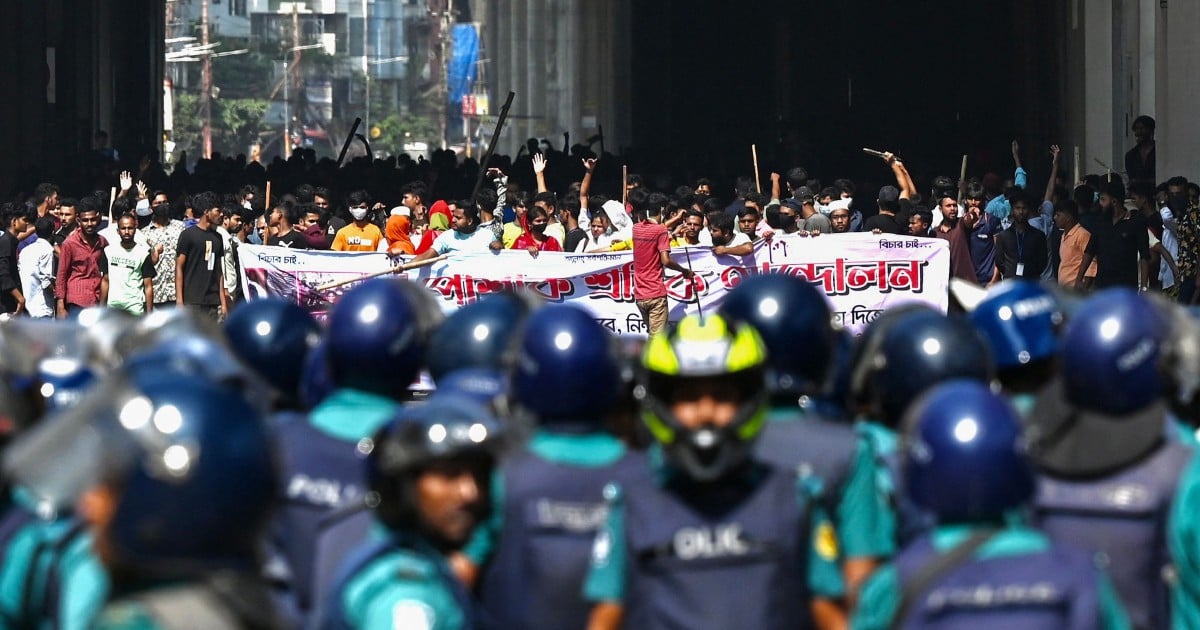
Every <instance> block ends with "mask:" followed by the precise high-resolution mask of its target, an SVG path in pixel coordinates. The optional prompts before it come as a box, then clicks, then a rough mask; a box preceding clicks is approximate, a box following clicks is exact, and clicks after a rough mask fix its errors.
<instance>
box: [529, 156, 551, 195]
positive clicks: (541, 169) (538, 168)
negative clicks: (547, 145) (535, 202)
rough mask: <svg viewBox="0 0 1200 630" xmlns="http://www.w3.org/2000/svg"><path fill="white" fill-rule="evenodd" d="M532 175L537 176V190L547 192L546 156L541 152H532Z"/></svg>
mask: <svg viewBox="0 0 1200 630" xmlns="http://www.w3.org/2000/svg"><path fill="white" fill-rule="evenodd" d="M533 176H534V177H536V178H537V191H538V192H540V193H544V192H548V191H549V190H550V189H549V188H547V187H546V156H544V155H542V154H541V153H534V154H533Z"/></svg>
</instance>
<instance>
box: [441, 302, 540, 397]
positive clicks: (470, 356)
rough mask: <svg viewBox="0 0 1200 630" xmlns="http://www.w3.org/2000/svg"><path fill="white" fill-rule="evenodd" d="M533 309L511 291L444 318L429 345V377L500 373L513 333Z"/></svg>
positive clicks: (531, 305)
mask: <svg viewBox="0 0 1200 630" xmlns="http://www.w3.org/2000/svg"><path fill="white" fill-rule="evenodd" d="M536 306H537V304H536V303H535V302H533V300H532V299H531V298H530V297H529V296H527V295H525V294H523V293H518V292H515V291H503V292H501V293H494V294H490V295H485V296H483V298H482V299H480V300H479V301H478V302H474V303H472V304H467V305H465V306H463V307H461V308H459V309H458V310H456V311H454V312H453V313H451V314H450V315H449V316H447V317H446V320H445V321H444V322H442V324H441V325H440V326H438V329H437V332H436V333H434V335H433V339H432V340H431V341H430V343H429V353H428V357H427V361H426V363H427V365H428V368H429V376H430V377H432V378H433V380H434V382H435V383H436V382H438V381H439V380H440V379H441V378H442V377H443V376H445V375H447V374H449V373H451V372H455V371H458V370H462V369H465V368H472V367H480V368H491V369H497V370H502V369H504V368H505V362H506V360H507V359H508V358H509V356H508V355H509V351H510V346H511V345H512V343H513V339H514V336H513V331H515V330H517V329H519V328H520V326H521V322H522V320H524V319H525V318H526V317H527V316H528V315H529V313H530V312H532V311H533V309H534V308H535V307H536Z"/></svg>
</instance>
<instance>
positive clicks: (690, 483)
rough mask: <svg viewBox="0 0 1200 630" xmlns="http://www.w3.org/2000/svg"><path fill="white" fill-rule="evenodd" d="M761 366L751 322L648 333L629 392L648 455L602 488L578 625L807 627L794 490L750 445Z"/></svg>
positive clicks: (800, 521) (804, 552) (805, 551)
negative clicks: (629, 477) (630, 477)
mask: <svg viewBox="0 0 1200 630" xmlns="http://www.w3.org/2000/svg"><path fill="white" fill-rule="evenodd" d="M765 367H766V348H765V347H764V346H763V343H762V340H761V338H760V337H759V335H758V333H757V332H755V331H754V329H753V328H752V327H751V326H749V325H747V324H743V323H740V322H728V321H727V320H726V319H725V318H723V317H721V316H719V315H713V316H709V317H707V318H700V317H696V316H689V317H686V318H684V319H683V320H682V321H681V322H680V323H679V326H678V327H677V328H676V329H674V330H672V331H670V332H664V333H659V334H656V335H653V336H651V338H650V339H649V340H648V342H647V344H646V348H645V350H644V353H643V355H642V373H641V377H640V389H639V394H640V398H641V405H642V419H643V421H644V423H645V425H646V428H647V429H648V431H649V432H650V434H651V435H652V436H653V438H654V441H655V443H654V446H653V447H652V452H651V460H652V461H653V462H655V464H654V466H653V467H652V468H649V469H647V470H646V471H645V475H646V478H644V479H640V480H636V481H632V482H630V483H628V484H625V485H621V486H619V487H618V486H617V485H616V484H614V485H613V486H612V487H611V490H610V491H609V495H610V508H609V513H608V522H607V524H606V525H605V527H604V529H603V530H602V531H601V533H600V535H599V536H598V537H597V539H596V546H595V549H594V551H593V560H592V570H591V573H590V574H589V576H588V579H587V581H586V583H585V593H586V595H587V596H588V599H589V600H591V601H593V602H596V606H595V608H594V609H593V611H592V615H591V619H590V623H591V626H590V627H593V628H615V627H618V626H621V625H624V626H625V627H631V628H663V627H687V628H732V627H747V628H795V627H802V628H803V627H811V626H812V619H811V611H810V597H809V592H810V590H809V586H808V575H809V574H808V557H809V554H810V543H811V540H810V533H809V530H810V528H809V523H810V515H809V509H808V505H807V493H805V492H802V491H800V490H799V489H798V487H797V486H798V484H797V479H796V476H795V474H794V473H793V472H791V471H783V470H779V469H775V468H773V467H771V466H769V465H767V464H764V463H763V462H761V461H759V460H757V459H756V458H755V456H754V443H755V440H756V439H758V437H759V434H760V433H761V432H762V427H763V425H764V424H765V423H766V422H767V420H766V410H767V409H766V403H767V391H766V387H765V379H764V370H765Z"/></svg>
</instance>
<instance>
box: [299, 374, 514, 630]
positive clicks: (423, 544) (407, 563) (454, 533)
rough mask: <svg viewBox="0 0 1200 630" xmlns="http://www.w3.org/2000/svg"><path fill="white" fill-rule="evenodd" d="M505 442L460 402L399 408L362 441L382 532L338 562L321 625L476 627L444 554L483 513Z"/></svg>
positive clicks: (498, 429)
mask: <svg viewBox="0 0 1200 630" xmlns="http://www.w3.org/2000/svg"><path fill="white" fill-rule="evenodd" d="M504 442H505V433H504V429H503V427H502V426H501V425H500V423H499V422H497V421H496V419H495V418H494V417H493V416H492V415H491V414H490V413H489V412H488V411H487V409H485V408H484V407H483V406H481V405H478V404H476V403H474V402H472V401H470V400H467V399H464V398H462V397H459V396H446V395H441V394H436V393H435V394H434V395H433V396H431V397H430V398H429V400H428V402H427V403H426V404H424V405H411V406H404V407H402V408H400V410H399V411H398V412H397V414H396V415H395V417H394V419H393V420H392V421H391V422H389V423H388V424H386V425H385V426H384V427H383V428H382V429H381V430H380V431H379V432H378V433H377V434H376V436H375V437H374V439H373V440H372V441H371V442H370V444H369V445H368V446H369V448H368V450H369V455H368V456H367V479H368V484H369V487H370V495H369V497H368V502H369V504H371V505H372V506H374V509H373V512H374V514H375V518H376V520H377V521H378V522H379V524H381V525H382V526H383V528H382V529H383V531H382V532H377V534H376V535H375V536H373V539H372V540H369V541H368V542H367V543H366V544H365V545H364V546H362V547H360V548H359V549H357V550H356V551H354V552H353V553H352V554H351V555H350V556H349V557H348V558H347V559H346V561H345V563H344V564H343V565H342V568H341V571H340V575H339V576H338V578H337V579H336V580H335V583H334V586H333V588H332V589H331V590H330V592H328V593H326V594H324V599H323V605H324V608H323V609H322V610H321V612H320V615H319V620H320V623H319V627H320V628H326V629H333V628H414V629H421V628H470V627H474V625H475V621H474V618H475V614H474V611H473V609H472V604H471V601H470V598H469V596H468V595H467V592H466V589H465V588H464V587H463V585H462V583H461V582H460V581H459V580H458V578H456V577H455V576H454V574H453V573H452V571H451V569H450V566H449V564H448V556H449V554H451V553H453V552H454V551H456V550H457V549H459V548H461V547H462V546H463V545H464V544H465V543H466V542H467V540H468V538H469V537H470V535H471V532H472V530H473V529H474V528H475V526H476V525H478V524H479V522H480V521H481V520H482V519H483V518H485V517H486V515H487V510H488V506H489V499H488V485H489V478H490V476H491V473H492V469H493V467H494V465H495V461H496V458H497V456H498V454H499V451H500V450H501V449H502V448H503V446H504Z"/></svg>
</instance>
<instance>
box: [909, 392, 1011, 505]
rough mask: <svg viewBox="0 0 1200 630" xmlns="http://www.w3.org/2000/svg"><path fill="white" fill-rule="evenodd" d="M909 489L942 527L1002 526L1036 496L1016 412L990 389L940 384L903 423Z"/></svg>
mask: <svg viewBox="0 0 1200 630" xmlns="http://www.w3.org/2000/svg"><path fill="white" fill-rule="evenodd" d="M903 444H904V448H903V453H904V468H903V470H904V483H905V488H906V490H907V492H908V494H909V496H910V497H911V498H912V500H913V501H914V502H915V503H916V504H917V505H919V506H921V507H923V508H925V509H927V510H929V511H930V512H932V513H934V514H935V515H936V516H937V518H938V520H939V521H940V522H942V523H976V522H983V521H998V520H1000V519H1002V517H1003V516H1004V515H1005V513H1006V512H1009V511H1011V510H1013V509H1015V508H1018V507H1020V506H1021V505H1023V504H1024V503H1026V502H1027V501H1029V500H1030V498H1032V497H1033V491H1034V486H1035V484H1034V472H1033V466H1032V464H1031V463H1030V461H1029V458H1028V456H1027V453H1026V449H1025V446H1024V443H1023V441H1022V438H1021V424H1020V419H1019V418H1018V416H1017V413H1016V410H1014V409H1013V407H1012V406H1010V405H1009V404H1008V402H1007V401H1005V400H1004V399H1003V398H1002V397H1000V396H999V395H997V394H995V393H993V392H992V391H991V390H990V389H989V388H988V386H987V384H985V383H981V382H979V381H975V380H954V381H949V382H945V383H942V384H940V385H935V386H934V387H932V388H931V389H929V390H928V391H926V392H925V393H924V394H922V395H921V396H920V398H918V399H917V400H916V401H915V402H914V403H913V404H912V406H911V407H910V408H909V409H908V411H907V413H906V414H905V419H904V441H903Z"/></svg>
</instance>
